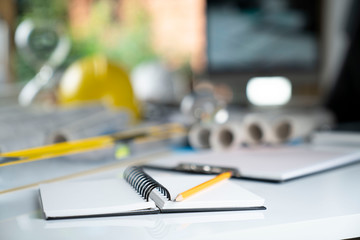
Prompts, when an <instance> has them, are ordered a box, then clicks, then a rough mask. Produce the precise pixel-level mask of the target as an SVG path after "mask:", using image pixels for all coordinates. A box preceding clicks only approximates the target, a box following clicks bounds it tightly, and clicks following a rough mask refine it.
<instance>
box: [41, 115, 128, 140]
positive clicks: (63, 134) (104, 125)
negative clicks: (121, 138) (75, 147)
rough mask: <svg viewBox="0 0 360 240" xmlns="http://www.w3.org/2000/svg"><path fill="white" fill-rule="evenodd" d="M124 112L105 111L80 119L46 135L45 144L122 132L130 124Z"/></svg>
mask: <svg viewBox="0 0 360 240" xmlns="http://www.w3.org/2000/svg"><path fill="white" fill-rule="evenodd" d="M130 120H131V119H130V116H129V114H127V112H125V111H105V112H100V113H97V114H94V115H92V116H89V117H87V118H86V119H80V120H78V121H74V122H72V123H70V124H67V125H65V126H63V127H62V128H60V129H58V130H56V131H53V132H52V133H50V134H49V135H48V138H47V141H46V142H47V143H48V144H52V143H58V142H64V141H73V140H77V139H83V138H89V137H95V136H100V135H107V134H111V133H115V132H118V131H121V130H124V129H125V128H126V127H127V126H128V125H129V123H130Z"/></svg>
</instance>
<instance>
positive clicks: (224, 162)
mask: <svg viewBox="0 0 360 240" xmlns="http://www.w3.org/2000/svg"><path fill="white" fill-rule="evenodd" d="M359 160H360V150H359V149H354V148H337V147H331V148H329V147H312V146H301V147H300V146H297V147H294V146H292V147H290V146H286V147H254V148H242V149H239V150H236V151H229V152H213V151H204V152H195V153H187V154H174V155H173V156H168V157H165V158H162V159H159V160H157V161H154V162H151V164H148V165H146V166H145V167H148V168H155V169H164V170H175V171H185V172H196V173H209V172H212V173H217V172H219V171H225V170H232V171H233V172H234V175H235V177H239V178H251V179H258V180H267V181H275V182H282V181H287V180H290V179H294V178H299V177H303V176H306V175H309V174H313V173H317V172H321V171H325V170H329V169H332V168H335V167H340V166H344V165H346V164H350V163H354V162H357V161H359Z"/></svg>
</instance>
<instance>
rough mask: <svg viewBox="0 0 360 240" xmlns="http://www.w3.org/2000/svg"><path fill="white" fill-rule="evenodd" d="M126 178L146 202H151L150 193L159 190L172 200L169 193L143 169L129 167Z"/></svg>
mask: <svg viewBox="0 0 360 240" xmlns="http://www.w3.org/2000/svg"><path fill="white" fill-rule="evenodd" d="M124 178H125V180H126V181H127V182H128V183H129V184H130V185H131V186H132V187H133V188H134V189H135V190H136V191H137V192H138V193H139V194H140V195H141V196H142V197H143V198H144V199H145V200H146V201H149V196H150V193H151V191H152V190H154V189H158V190H159V191H160V193H161V194H163V195H164V196H165V197H166V198H167V199H169V200H171V196H170V193H169V191H168V190H167V189H166V188H165V187H164V186H163V185H161V184H160V183H158V182H157V181H156V180H155V179H153V178H152V177H150V176H149V175H148V174H146V173H145V172H144V170H143V169H142V168H141V167H128V168H127V169H126V170H125V172H124Z"/></svg>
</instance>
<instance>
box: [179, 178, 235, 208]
mask: <svg viewBox="0 0 360 240" xmlns="http://www.w3.org/2000/svg"><path fill="white" fill-rule="evenodd" d="M231 175H232V172H230V171H229V172H224V173H221V174H219V175H217V176H216V177H214V178H212V179H210V180H209V181H206V182H204V183H201V184H199V185H197V186H195V187H193V188H190V189H189V190H186V191H185V192H182V193H180V194H179V195H177V197H176V199H175V201H176V202H180V201H182V200H184V199H186V198H188V197H190V196H192V195H194V194H196V193H198V192H200V191H201V190H204V189H206V188H208V187H210V186H212V185H214V184H216V183H219V182H221V181H223V180H225V179H228V178H230V177H231Z"/></svg>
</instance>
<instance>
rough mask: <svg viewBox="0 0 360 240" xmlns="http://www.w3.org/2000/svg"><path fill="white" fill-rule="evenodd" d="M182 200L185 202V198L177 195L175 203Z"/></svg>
mask: <svg viewBox="0 0 360 240" xmlns="http://www.w3.org/2000/svg"><path fill="white" fill-rule="evenodd" d="M182 200H184V198H183V196H182V195H181V194H179V195H177V197H176V198H175V202H181V201H182Z"/></svg>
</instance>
